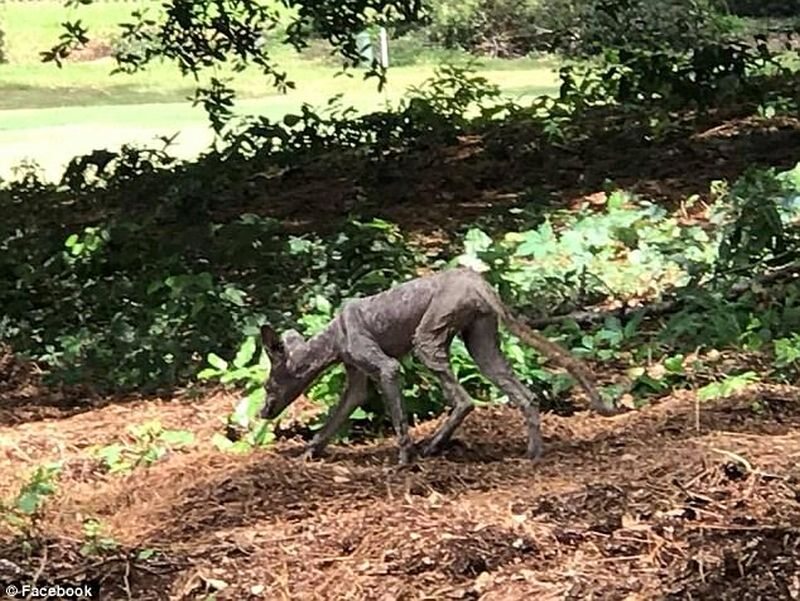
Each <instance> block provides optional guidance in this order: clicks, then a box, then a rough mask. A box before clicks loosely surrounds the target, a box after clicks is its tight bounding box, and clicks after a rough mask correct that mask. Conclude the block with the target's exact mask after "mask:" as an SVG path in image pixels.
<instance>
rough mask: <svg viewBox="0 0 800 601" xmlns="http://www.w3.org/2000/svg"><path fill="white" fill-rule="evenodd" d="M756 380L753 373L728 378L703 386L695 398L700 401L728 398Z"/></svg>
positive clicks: (756, 376) (755, 375)
mask: <svg viewBox="0 0 800 601" xmlns="http://www.w3.org/2000/svg"><path fill="white" fill-rule="evenodd" d="M758 379H759V378H758V374H756V373H755V372H753V371H747V372H744V373H741V374H737V375H734V376H728V377H727V378H725V379H723V380H721V381H719V382H712V383H711V384H707V385H706V386H703V387H702V388H701V389H700V390H698V391H697V398H698V399H699V400H701V401H712V400H715V399H720V398H728V397H730V396H733V395H735V394H737V393H738V392H741V391H742V390H744V389H745V388H747V387H748V386H750V385H751V384H753V383H755V382H757V381H758Z"/></svg>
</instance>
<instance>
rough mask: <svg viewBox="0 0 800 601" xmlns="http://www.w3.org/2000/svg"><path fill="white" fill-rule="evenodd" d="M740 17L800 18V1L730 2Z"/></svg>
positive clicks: (748, 0)
mask: <svg viewBox="0 0 800 601" xmlns="http://www.w3.org/2000/svg"><path fill="white" fill-rule="evenodd" d="M728 8H729V9H730V11H731V13H732V14H734V15H738V16H740V17H800V0H728Z"/></svg>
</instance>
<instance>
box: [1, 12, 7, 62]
mask: <svg viewBox="0 0 800 601" xmlns="http://www.w3.org/2000/svg"><path fill="white" fill-rule="evenodd" d="M5 27H6V25H5V23H4V22H3V19H2V17H0V65H2V64H4V63H7V62H8V50H7V49H6V33H5Z"/></svg>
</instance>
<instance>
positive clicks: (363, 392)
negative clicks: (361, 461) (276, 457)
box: [304, 365, 367, 459]
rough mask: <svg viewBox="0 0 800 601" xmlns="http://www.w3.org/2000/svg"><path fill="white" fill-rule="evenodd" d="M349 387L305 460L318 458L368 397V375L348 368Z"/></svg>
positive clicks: (312, 440) (315, 437) (306, 453)
mask: <svg viewBox="0 0 800 601" xmlns="http://www.w3.org/2000/svg"><path fill="white" fill-rule="evenodd" d="M346 370H347V386H346V388H345V390H344V392H343V393H342V398H341V399H340V400H339V403H338V404H337V405H336V407H334V409H333V411H331V413H330V415H329V416H328V419H327V421H326V422H325V425H324V426H322V428H321V429H320V430H319V431H318V432H317V433H316V435H315V436H314V438H312V439H311V442H310V443H309V445H308V448H307V449H306V452H305V454H304V457H305V459H313V458H314V457H317V456H318V455H319V454H320V453H321V452H322V450H323V449H324V448H325V447H326V446H327V444H328V442H329V441H330V439H331V438H332V437H333V436H334V435H335V434H336V433H337V432H338V431H339V429H340V428H341V427H342V425H343V424H344V422H345V421H346V420H347V418H348V417H350V414H352V413H353V411H355V410H356V407H358V406H359V405H361V404H362V403H363V402H364V400H365V399H366V397H367V375H366V374H365V373H364V372H362V371H360V370H358V369H356V368H355V367H353V366H352V365H347V366H346Z"/></svg>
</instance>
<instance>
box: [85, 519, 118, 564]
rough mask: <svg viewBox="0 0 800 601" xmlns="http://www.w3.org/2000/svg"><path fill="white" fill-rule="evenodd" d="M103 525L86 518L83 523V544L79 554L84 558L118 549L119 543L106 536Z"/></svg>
mask: <svg viewBox="0 0 800 601" xmlns="http://www.w3.org/2000/svg"><path fill="white" fill-rule="evenodd" d="M104 530H105V528H104V526H103V524H102V523H101V522H100V521H98V520H96V519H94V518H88V519H86V520H85V521H84V523H83V544H82V545H81V548H80V553H81V555H83V556H84V557H91V556H102V555H104V554H105V553H108V552H109V551H115V550H116V549H117V548H118V547H119V542H117V541H116V540H114V539H113V538H112V537H109V536H106V535H105V534H104V533H103V531H104Z"/></svg>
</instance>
